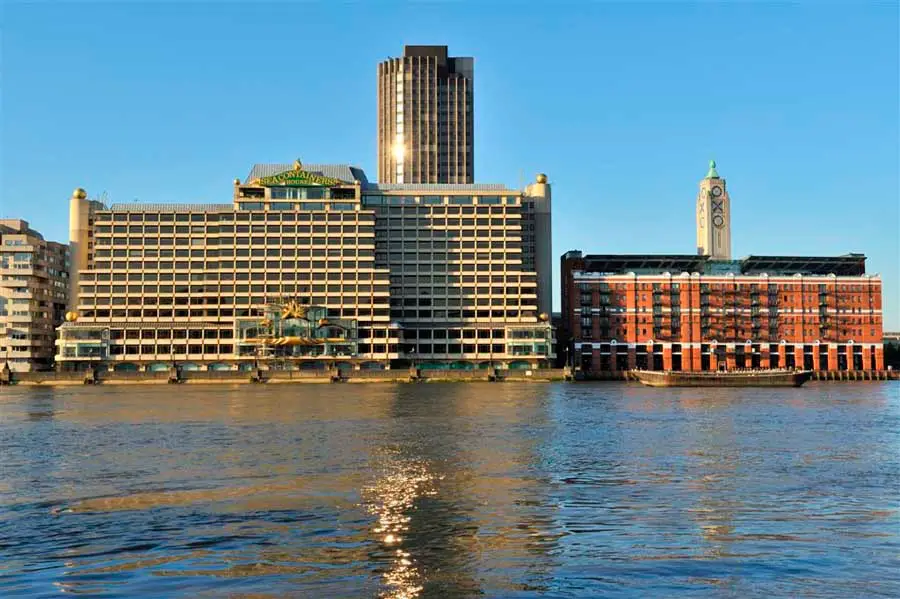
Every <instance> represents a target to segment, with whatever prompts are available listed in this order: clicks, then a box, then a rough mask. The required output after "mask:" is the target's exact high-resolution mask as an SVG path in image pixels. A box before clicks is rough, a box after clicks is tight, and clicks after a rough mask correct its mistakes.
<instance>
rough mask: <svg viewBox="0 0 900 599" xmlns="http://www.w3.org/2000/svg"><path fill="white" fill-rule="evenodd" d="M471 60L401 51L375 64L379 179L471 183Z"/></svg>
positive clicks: (440, 49) (428, 49)
mask: <svg viewBox="0 0 900 599" xmlns="http://www.w3.org/2000/svg"><path fill="white" fill-rule="evenodd" d="M474 63H475V61H474V59H472V58H463V57H454V56H448V55H447V46H405V47H404V49H403V56H402V57H400V58H389V59H387V60H385V61H384V62H381V63H380V64H379V65H378V180H379V181H381V182H382V183H473V182H474V180H475V171H474V166H475V159H474V141H475V137H474V126H475V123H474V115H475V111H474V78H475V74H474Z"/></svg>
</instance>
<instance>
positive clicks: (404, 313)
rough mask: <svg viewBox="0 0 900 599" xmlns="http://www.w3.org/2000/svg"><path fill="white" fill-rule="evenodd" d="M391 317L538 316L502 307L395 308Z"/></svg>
mask: <svg viewBox="0 0 900 599" xmlns="http://www.w3.org/2000/svg"><path fill="white" fill-rule="evenodd" d="M390 315H391V318H397V319H402V320H410V319H422V318H425V319H439V320H443V319H448V320H458V319H460V318H464V319H471V318H481V319H486V318H490V319H494V320H502V319H511V320H517V319H519V318H523V317H534V316H537V314H536V312H535V311H534V310H533V309H530V308H529V309H524V310H500V309H496V308H493V309H490V310H472V309H467V310H443V309H439V310H422V309H419V310H413V309H399V308H393V309H391V311H390Z"/></svg>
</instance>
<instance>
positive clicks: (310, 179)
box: [255, 160, 345, 187]
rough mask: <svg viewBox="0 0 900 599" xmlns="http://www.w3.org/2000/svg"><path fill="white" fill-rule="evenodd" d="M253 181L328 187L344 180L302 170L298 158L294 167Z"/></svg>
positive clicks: (270, 183) (270, 184) (267, 185)
mask: <svg viewBox="0 0 900 599" xmlns="http://www.w3.org/2000/svg"><path fill="white" fill-rule="evenodd" d="M255 183H256V184H257V185H262V186H263V187H270V186H272V185H318V186H327V187H330V186H332V185H342V184H344V183H345V182H344V181H341V180H340V179H335V178H333V177H325V176H323V175H317V174H316V173H311V172H309V171H305V170H303V165H302V164H300V161H299V160H298V161H297V162H295V163H294V168H292V169H291V170H287V171H283V172H280V173H277V174H275V175H272V176H270V177H262V178H261V179H258V180H257V181H256V182H255Z"/></svg>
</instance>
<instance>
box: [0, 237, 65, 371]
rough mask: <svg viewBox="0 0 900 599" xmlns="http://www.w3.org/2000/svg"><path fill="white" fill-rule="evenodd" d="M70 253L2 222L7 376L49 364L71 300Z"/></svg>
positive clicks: (0, 331) (0, 316)
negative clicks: (57, 334) (59, 329)
mask: <svg viewBox="0 0 900 599" xmlns="http://www.w3.org/2000/svg"><path fill="white" fill-rule="evenodd" d="M68 261H69V250H68V247H67V246H66V245H65V244H61V243H56V242H53V241H46V240H45V239H44V237H43V236H42V235H41V234H40V233H38V232H37V231H35V230H33V229H31V228H30V227H29V226H28V223H27V222H26V221H23V220H18V219H9V220H0V361H2V362H3V363H6V364H8V365H9V368H10V370H13V371H16V372H29V371H33V370H46V369H49V368H50V367H51V365H52V364H53V356H54V353H55V351H54V339H55V337H56V327H57V326H59V325H60V324H61V323H62V321H63V315H64V314H65V310H66V303H67V301H68V296H69V281H68V277H69V264H68Z"/></svg>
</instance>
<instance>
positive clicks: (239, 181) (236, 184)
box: [234, 177, 241, 187]
mask: <svg viewBox="0 0 900 599" xmlns="http://www.w3.org/2000/svg"><path fill="white" fill-rule="evenodd" d="M240 184H241V180H240V179H238V178H237V177H235V178H234V185H235V187H236V186H238V185H240Z"/></svg>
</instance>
